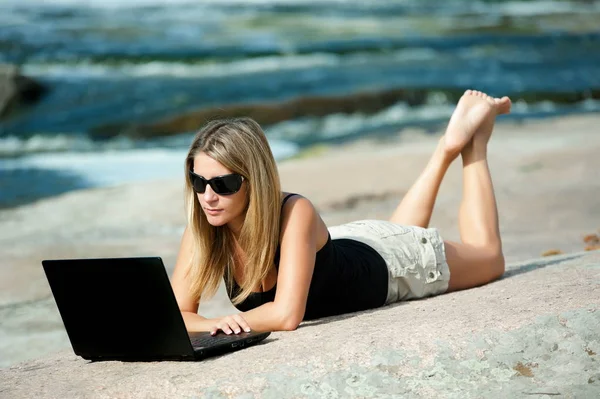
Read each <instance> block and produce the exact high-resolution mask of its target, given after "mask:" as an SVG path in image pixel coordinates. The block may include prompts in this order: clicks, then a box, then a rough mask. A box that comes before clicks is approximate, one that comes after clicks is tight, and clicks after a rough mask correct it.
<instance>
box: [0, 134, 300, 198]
mask: <svg viewBox="0 0 600 399" xmlns="http://www.w3.org/2000/svg"><path fill="white" fill-rule="evenodd" d="M269 143H270V145H271V149H272V151H273V154H274V156H275V158H276V159H277V160H282V159H285V158H288V157H290V156H292V155H294V154H295V153H297V152H298V147H297V146H296V145H294V144H292V143H289V142H284V141H280V140H269ZM186 155H187V148H177V149H163V148H151V149H131V150H127V151H123V150H119V151H93V152H59V153H57V152H54V153H37V154H30V155H27V156H23V157H19V158H8V159H0V170H4V171H8V172H10V171H11V170H17V169H29V168H33V169H43V170H52V171H56V172H63V173H69V174H71V175H73V174H74V175H77V176H79V177H81V178H83V179H84V180H85V181H86V182H87V183H88V184H89V185H90V186H92V187H97V186H108V185H117V184H123V183H129V182H134V181H147V180H153V179H162V178H177V177H180V176H182V174H183V164H184V160H185V157H186Z"/></svg>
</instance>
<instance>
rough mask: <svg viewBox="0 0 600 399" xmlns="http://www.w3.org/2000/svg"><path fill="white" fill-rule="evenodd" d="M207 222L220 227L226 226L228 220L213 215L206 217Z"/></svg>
mask: <svg viewBox="0 0 600 399" xmlns="http://www.w3.org/2000/svg"><path fill="white" fill-rule="evenodd" d="M205 215H206V214H205ZM206 220H207V221H208V223H209V224H210V225H211V226H214V227H220V226H223V225H226V224H227V222H228V220H227V219H225V218H222V217H214V216H211V215H206Z"/></svg>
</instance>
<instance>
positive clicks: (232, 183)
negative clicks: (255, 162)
mask: <svg viewBox="0 0 600 399" xmlns="http://www.w3.org/2000/svg"><path fill="white" fill-rule="evenodd" d="M189 173H190V180H191V181H192V187H193V188H194V191H195V192H197V193H198V194H204V192H205V191H206V185H210V187H211V188H212V190H213V191H214V192H215V193H217V194H219V195H230V194H235V193H237V192H238V191H240V188H242V182H243V181H244V176H242V175H238V174H237V173H232V174H230V175H223V176H217V177H213V178H212V179H209V180H206V179H205V178H204V177H202V176H200V175H197V174H195V173H194V172H193V171H191V170H190V171H189Z"/></svg>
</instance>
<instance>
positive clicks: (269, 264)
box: [172, 90, 511, 334]
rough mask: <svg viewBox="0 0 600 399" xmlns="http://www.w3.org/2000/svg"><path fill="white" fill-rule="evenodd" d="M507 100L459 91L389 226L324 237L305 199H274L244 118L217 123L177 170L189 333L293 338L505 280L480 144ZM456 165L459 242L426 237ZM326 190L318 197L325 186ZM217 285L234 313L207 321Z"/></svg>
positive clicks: (264, 154)
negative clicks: (337, 319) (340, 318)
mask: <svg viewBox="0 0 600 399" xmlns="http://www.w3.org/2000/svg"><path fill="white" fill-rule="evenodd" d="M510 106H511V103H510V100H509V99H508V97H504V98H502V99H497V98H492V97H489V96H487V95H486V94H484V93H481V92H477V91H471V90H468V91H467V92H465V94H464V95H463V96H462V97H461V99H460V100H459V102H458V105H457V107H456V109H455V111H454V113H453V115H452V117H451V119H450V122H449V124H448V127H447V130H446V132H445V134H444V136H443V137H442V138H441V139H440V141H439V144H438V146H437V148H436V150H435V151H434V154H433V156H432V157H431V160H430V161H429V163H428V165H427V166H426V168H425V170H424V171H423V172H422V174H421V175H420V176H419V177H418V179H417V181H416V182H415V183H414V185H413V186H412V187H411V189H410V190H409V191H408V193H407V194H406V196H405V197H404V198H403V199H402V201H401V202H400V204H399V205H398V207H397V209H396V210H395V212H394V213H393V215H392V216H391V218H390V219H389V220H388V221H381V220H362V221H357V222H352V223H348V224H344V225H341V226H335V227H331V228H330V229H328V228H327V226H326V225H325V223H324V222H323V221H322V220H321V217H320V216H319V214H318V213H317V211H316V210H315V208H314V206H313V204H312V203H311V202H310V200H309V199H307V198H304V197H303V196H301V195H298V194H290V193H283V192H281V186H280V181H279V175H278V172H277V166H276V164H275V160H274V159H273V155H272V153H271V150H270V148H269V145H268V142H267V139H266V137H265V135H264V133H263V131H262V129H261V128H260V126H259V125H258V124H257V123H256V122H254V121H253V120H251V119H248V118H242V119H235V120H220V121H214V122H211V123H209V124H208V125H206V126H205V127H204V128H203V129H202V130H201V131H200V132H199V133H198V134H197V135H196V137H195V139H194V141H193V143H192V145H191V147H190V150H189V153H188V156H187V159H186V163H185V176H186V206H187V211H188V226H187V228H186V229H185V232H184V233H183V238H182V242H181V248H180V252H179V256H178V259H177V263H176V266H175V270H174V273H173V277H172V285H173V290H174V292H175V296H176V298H177V302H178V304H179V308H180V310H181V313H182V315H183V318H184V321H185V324H186V328H187V329H188V330H189V331H210V332H211V333H212V334H216V333H217V332H219V331H222V332H224V333H226V334H237V333H240V332H242V331H251V330H255V331H278V330H294V329H296V328H297V327H298V325H299V324H300V322H302V321H303V320H310V319H316V318H320V317H325V316H331V315H336V314H342V313H349V312H355V311H360V310H365V309H372V308H376V307H380V306H384V305H387V304H390V303H393V302H396V301H401V300H408V299H414V298H423V297H427V296H431V295H438V294H442V293H445V292H449V291H455V290H461V289H466V288H470V287H475V286H479V285H482V284H486V283H489V282H491V281H493V280H495V279H498V278H499V277H500V276H502V274H503V273H504V256H503V254H502V243H501V239H500V233H499V229H498V215H497V209H496V201H495V198H494V191H493V187H492V180H491V177H490V173H489V169H488V165H487V158H486V154H487V144H488V141H489V139H490V136H491V133H492V129H493V127H494V121H495V118H496V116H497V115H498V114H504V113H508V112H509V111H510ZM459 155H461V157H462V162H463V176H464V186H463V200H462V204H461V206H460V210H459V226H458V227H459V230H460V236H461V241H462V242H450V241H443V240H442V238H441V237H440V235H439V233H438V231H437V230H436V229H434V228H428V225H429V220H430V218H431V213H432V211H433V206H434V203H435V199H436V195H437V192H438V189H439V186H440V183H441V181H442V178H443V176H444V174H445V172H446V170H447V168H448V166H449V165H450V163H451V162H452V161H453V160H454V159H456V158H457V157H458V156H459ZM324 189H326V188H325V187H324ZM222 280H224V281H225V284H226V287H227V292H228V294H229V297H230V298H231V300H232V303H233V304H234V305H235V306H236V308H237V309H238V310H239V311H240V312H239V313H236V314H233V315H229V316H225V317H221V318H216V319H207V318H204V317H202V316H200V315H198V314H197V312H198V305H199V302H200V300H201V299H204V298H208V297H210V296H212V295H213V294H214V293H215V291H216V289H217V288H218V286H219V284H220V282H221V281H222Z"/></svg>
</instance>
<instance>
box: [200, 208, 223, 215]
mask: <svg viewBox="0 0 600 399" xmlns="http://www.w3.org/2000/svg"><path fill="white" fill-rule="evenodd" d="M204 211H205V212H206V213H208V214H209V215H218V214H219V213H221V212H223V209H210V208H204Z"/></svg>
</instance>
